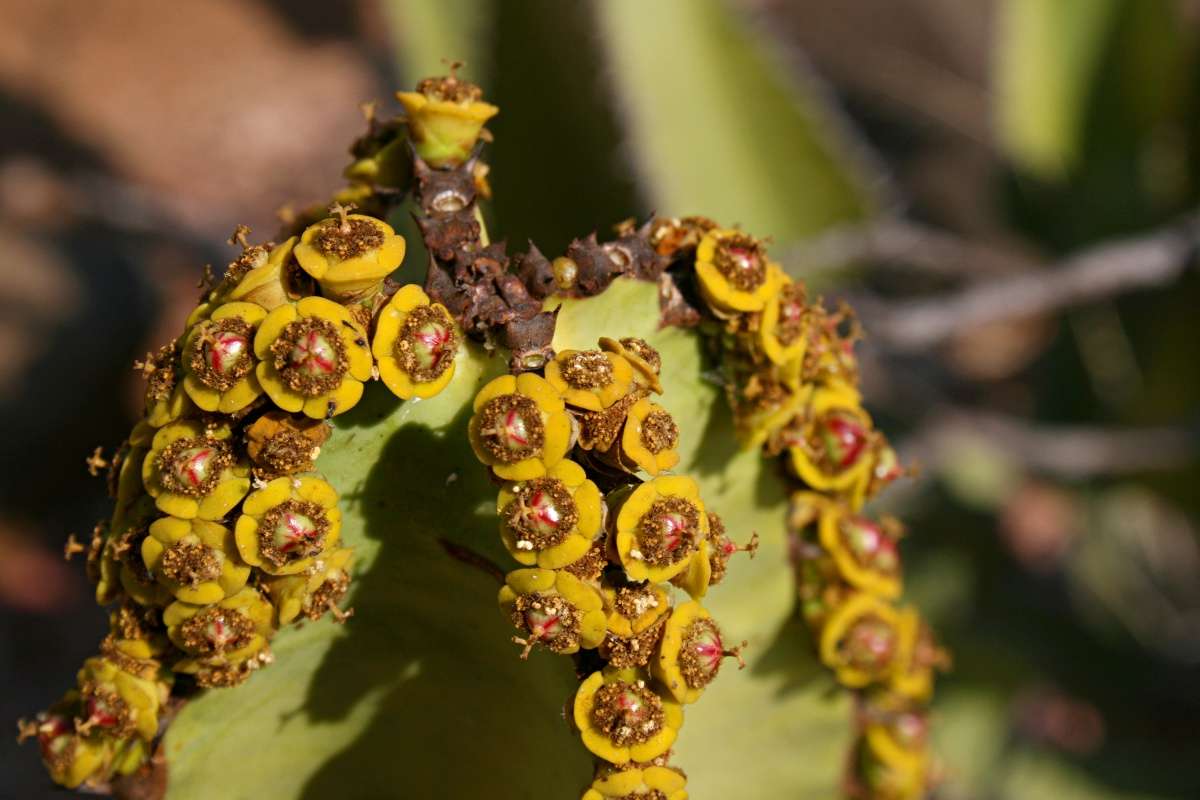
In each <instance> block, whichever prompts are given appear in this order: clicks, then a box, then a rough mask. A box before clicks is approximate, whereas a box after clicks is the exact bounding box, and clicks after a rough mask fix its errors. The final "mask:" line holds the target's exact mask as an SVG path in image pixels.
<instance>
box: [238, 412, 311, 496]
mask: <svg viewBox="0 0 1200 800" xmlns="http://www.w3.org/2000/svg"><path fill="white" fill-rule="evenodd" d="M330 433H331V429H330V427H329V423H327V422H325V421H324V420H314V419H309V418H308V417H296V416H293V415H290V414H288V413H287V412H285V411H278V410H276V411H269V412H267V413H266V414H264V415H262V416H261V417H259V418H258V419H257V420H256V421H255V422H254V424H253V425H251V426H250V427H249V428H248V429H247V430H246V454H247V455H248V456H249V457H250V460H251V462H253V464H254V474H255V476H256V477H258V478H260V479H262V480H271V479H273V478H278V477H279V476H281V475H291V474H293V473H296V472H309V471H311V470H312V469H313V462H314V460H315V458H316V453H317V451H318V450H319V448H320V447H321V445H322V444H324V443H325V440H327V439H328V438H329V436H330Z"/></svg>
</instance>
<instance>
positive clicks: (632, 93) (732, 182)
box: [595, 0, 873, 244]
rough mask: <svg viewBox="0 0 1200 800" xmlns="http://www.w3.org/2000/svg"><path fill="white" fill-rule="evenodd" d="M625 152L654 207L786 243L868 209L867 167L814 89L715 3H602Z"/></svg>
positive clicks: (662, 0)
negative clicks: (625, 135)
mask: <svg viewBox="0 0 1200 800" xmlns="http://www.w3.org/2000/svg"><path fill="white" fill-rule="evenodd" d="M595 8H596V15H597V19H598V21H599V23H600V29H601V31H602V32H603V35H604V44H605V47H606V49H607V51H608V55H609V62H610V63H609V69H610V74H611V80H612V90H613V93H614V96H615V100H616V102H617V105H618V108H620V109H622V110H623V111H624V112H625V117H626V122H627V126H626V127H627V133H628V136H629V142H628V145H629V150H630V153H631V155H632V157H633V159H634V161H635V163H636V165H637V167H638V169H639V171H640V172H641V174H642V178H643V188H644V191H645V192H647V194H648V195H649V200H650V201H651V203H652V204H653V205H654V207H655V208H656V209H658V210H659V211H661V212H662V213H666V214H672V215H676V214H677V215H683V214H704V215H706V216H710V217H713V218H714V219H717V220H718V221H720V222H722V223H723V224H734V223H737V224H741V225H743V226H745V227H746V228H747V229H749V230H751V231H752V232H754V233H755V234H757V235H761V236H772V237H774V238H775V239H776V241H777V242H778V243H780V244H786V243H788V242H791V241H795V240H797V239H800V238H803V237H805V236H807V235H811V234H813V233H814V232H817V231H820V230H821V229H823V228H825V227H828V226H829V225H832V224H834V223H838V222H845V221H849V220H853V219H855V218H858V217H861V216H863V215H864V214H866V213H867V212H868V211H869V209H870V208H871V206H872V205H873V202H872V199H871V197H870V193H869V192H868V190H867V189H866V188H865V183H866V182H865V181H864V180H863V177H862V171H863V166H862V164H856V163H855V159H854V157H853V156H852V155H851V153H850V152H849V149H848V147H847V144H846V141H844V137H843V134H844V131H843V130H841V129H839V126H838V125H837V123H836V122H835V114H834V113H833V112H832V110H831V109H830V108H829V107H828V105H827V103H826V102H825V101H824V98H823V97H821V94H820V92H819V91H818V90H817V89H816V88H815V86H813V85H810V84H807V83H805V82H802V81H801V80H800V79H799V78H798V76H796V75H795V74H793V73H795V72H796V70H794V69H792V68H790V67H789V66H788V65H785V64H784V63H783V62H782V61H781V60H780V59H778V58H776V57H775V54H774V52H773V51H771V50H770V49H769V48H768V47H767V46H766V45H765V43H764V42H763V41H762V40H761V37H756V36H754V35H753V34H752V33H751V31H750V30H749V29H748V28H747V27H746V26H745V25H744V24H743V21H742V20H741V19H740V18H739V17H738V16H737V15H735V14H734V13H732V12H731V10H730V9H729V8H728V7H727V5H726V4H725V3H723V2H721V1H720V0H660V1H659V2H653V3H646V2H641V1H640V0H605V1H604V2H598V3H596V4H595Z"/></svg>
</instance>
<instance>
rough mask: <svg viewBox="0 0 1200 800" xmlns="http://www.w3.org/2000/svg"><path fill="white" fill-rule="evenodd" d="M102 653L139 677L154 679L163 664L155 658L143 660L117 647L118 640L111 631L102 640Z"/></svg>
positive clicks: (122, 669) (125, 670)
mask: <svg viewBox="0 0 1200 800" xmlns="http://www.w3.org/2000/svg"><path fill="white" fill-rule="evenodd" d="M124 638H133V637H124ZM100 655H102V656H104V657H105V658H106V659H108V660H109V661H111V662H113V663H114V664H116V665H117V666H118V667H120V668H121V671H122V672H128V673H129V674H130V675H136V676H137V677H139V678H145V679H147V680H153V679H154V678H155V677H156V676H157V675H158V670H159V667H160V666H161V665H160V664H159V662H158V661H155V660H153V659H146V660H143V659H140V658H134V657H133V656H130V655H126V654H125V652H124V651H122V650H121V649H120V648H119V647H117V642H116V640H115V639H114V638H113V634H111V633H110V634H109V635H108V636H105V637H104V640H103V641H101V642H100Z"/></svg>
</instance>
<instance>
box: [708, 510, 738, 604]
mask: <svg viewBox="0 0 1200 800" xmlns="http://www.w3.org/2000/svg"><path fill="white" fill-rule="evenodd" d="M726 542H727V537H726V536H725V521H724V520H723V519H721V517H720V516H719V515H718V514H715V513H714V512H712V511H710V512H708V563H709V566H710V567H711V568H712V576H711V577H710V578H709V579H708V585H709V586H716V585H717V584H718V583H720V582H721V581H722V580H723V579H724V578H725V573H726V572H727V571H728V570H729V557H730V555H732V554H731V553H730V551H729V550H728V549H727V548H726V546H725V545H726Z"/></svg>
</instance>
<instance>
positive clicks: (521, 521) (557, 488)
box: [501, 478, 579, 550]
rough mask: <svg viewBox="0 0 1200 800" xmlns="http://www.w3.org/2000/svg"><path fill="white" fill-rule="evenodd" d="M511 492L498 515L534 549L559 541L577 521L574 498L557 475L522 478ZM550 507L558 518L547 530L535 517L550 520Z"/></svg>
mask: <svg viewBox="0 0 1200 800" xmlns="http://www.w3.org/2000/svg"><path fill="white" fill-rule="evenodd" d="M514 493H515V494H516V497H515V498H514V499H513V500H512V501H511V502H510V503H509V504H508V505H506V506H505V507H504V510H503V511H502V512H501V516H502V518H503V519H504V522H505V523H506V524H507V525H508V527H510V528H512V530H513V531H514V532H515V533H516V534H517V536H518V538H519V539H521V540H524V541H528V542H530V543H531V544H532V545H533V548H534V549H535V550H544V549H546V548H547V547H553V546H555V545H556V544H561V543H562V542H563V540H565V539H566V538H567V535H568V534H569V533H570V532H571V530H572V529H574V527H575V525H576V524H577V523H578V522H579V509H578V507H576V505H575V499H574V498H573V497H572V496H571V491H570V490H569V489H568V488H567V485H566V484H565V483H563V482H562V481H561V480H559V479H558V478H534V479H533V480H529V481H525V482H524V483H523V484H518V485H517V487H516V488H515V489H514ZM539 493H540V497H539ZM539 500H540V502H539ZM551 509H553V510H554V511H556V512H557V519H555V520H553V524H552V525H549V527H550V530H549V531H546V530H543V528H542V526H540V525H538V520H539V519H541V520H542V521H543V522H549V521H550V520H549V518H547V516H546V511H549V510H551Z"/></svg>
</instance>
